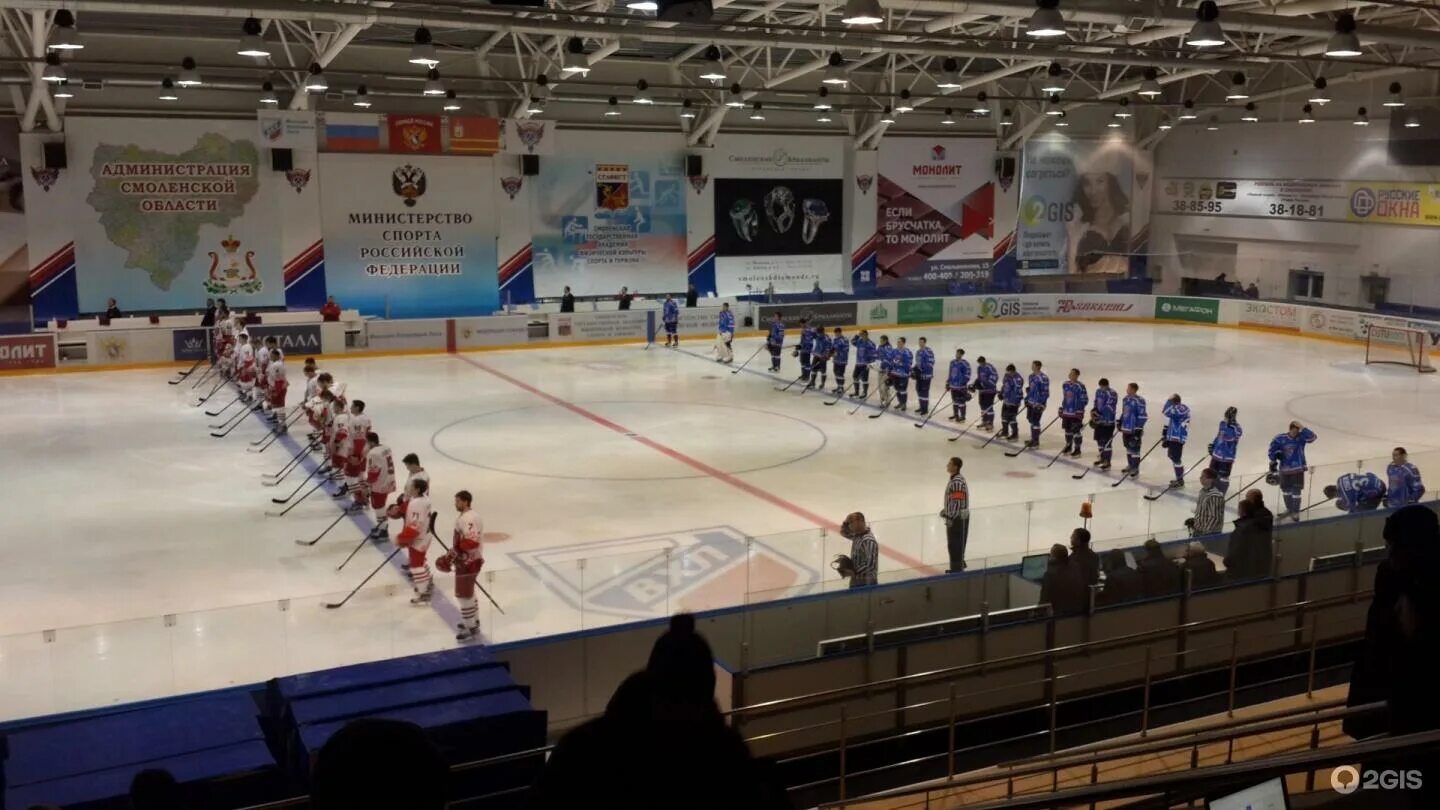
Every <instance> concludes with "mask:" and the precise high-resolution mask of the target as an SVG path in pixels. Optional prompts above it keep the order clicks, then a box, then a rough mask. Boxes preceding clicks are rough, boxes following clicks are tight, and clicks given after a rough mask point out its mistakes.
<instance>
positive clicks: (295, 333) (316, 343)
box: [249, 323, 320, 357]
mask: <svg viewBox="0 0 1440 810" xmlns="http://www.w3.org/2000/svg"><path fill="white" fill-rule="evenodd" d="M249 331H250V334H251V336H252V337H253V336H258V337H259V338H260V340H261V341H264V340H265V338H267V337H273V338H275V339H276V342H278V343H279V344H280V351H282V352H284V353H285V356H286V357H293V356H295V355H303V354H319V353H320V325H319V324H313V323H309V324H298V323H287V324H278V325H275V326H265V325H263V324H262V325H259V326H251V327H249Z"/></svg>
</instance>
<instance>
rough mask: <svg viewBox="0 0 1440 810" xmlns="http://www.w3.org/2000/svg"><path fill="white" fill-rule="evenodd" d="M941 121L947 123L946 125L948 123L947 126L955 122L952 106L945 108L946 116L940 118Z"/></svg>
mask: <svg viewBox="0 0 1440 810" xmlns="http://www.w3.org/2000/svg"><path fill="white" fill-rule="evenodd" d="M940 123H942V124H945V125H947V126H948V125H950V124H953V123H955V119H954V118H952V117H950V108H949V107H946V108H945V117H944V118H941V119H940Z"/></svg>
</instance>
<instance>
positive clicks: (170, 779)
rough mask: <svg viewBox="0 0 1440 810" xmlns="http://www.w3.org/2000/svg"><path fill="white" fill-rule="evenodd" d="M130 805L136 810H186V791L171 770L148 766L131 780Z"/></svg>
mask: <svg viewBox="0 0 1440 810" xmlns="http://www.w3.org/2000/svg"><path fill="white" fill-rule="evenodd" d="M130 806H131V807H132V808H134V810H184V808H185V807H186V804H185V791H184V789H183V788H181V787H180V783H178V782H176V781H175V777H174V776H171V775H170V772H169V771H164V770H160V769H159V768H147V769H145V770H143V771H141V772H139V773H137V774H135V778H134V779H131V780H130Z"/></svg>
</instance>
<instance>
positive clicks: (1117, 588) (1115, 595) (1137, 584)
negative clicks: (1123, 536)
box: [1100, 548, 1145, 605]
mask: <svg viewBox="0 0 1440 810" xmlns="http://www.w3.org/2000/svg"><path fill="white" fill-rule="evenodd" d="M1144 595H1145V585H1144V583H1143V582H1141V581H1140V572H1139V571H1136V570H1135V569H1134V568H1131V567H1130V564H1129V563H1128V562H1127V561H1126V559H1125V552H1123V551H1121V550H1120V549H1118V548H1115V549H1111V550H1110V551H1108V552H1106V553H1105V589H1104V590H1102V591H1101V592H1100V601H1101V602H1103V603H1104V604H1107V605H1118V604H1120V603H1122V602H1133V601H1135V600H1136V599H1139V598H1140V597H1142V596H1144Z"/></svg>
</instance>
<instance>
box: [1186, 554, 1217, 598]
mask: <svg viewBox="0 0 1440 810" xmlns="http://www.w3.org/2000/svg"><path fill="white" fill-rule="evenodd" d="M1180 570H1181V571H1182V572H1186V571H1188V572H1189V573H1190V589H1191V590H1197V591H1198V590H1200V589H1201V588H1213V587H1215V586H1216V585H1219V584H1220V572H1219V571H1216V570H1215V562H1214V560H1211V559H1210V555H1209V554H1207V553H1206V552H1205V546H1204V545H1203V544H1201V543H1191V544H1190V545H1188V546H1186V547H1185V560H1184V562H1182V563H1181V564H1180ZM1182 575H1183V573H1182Z"/></svg>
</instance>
